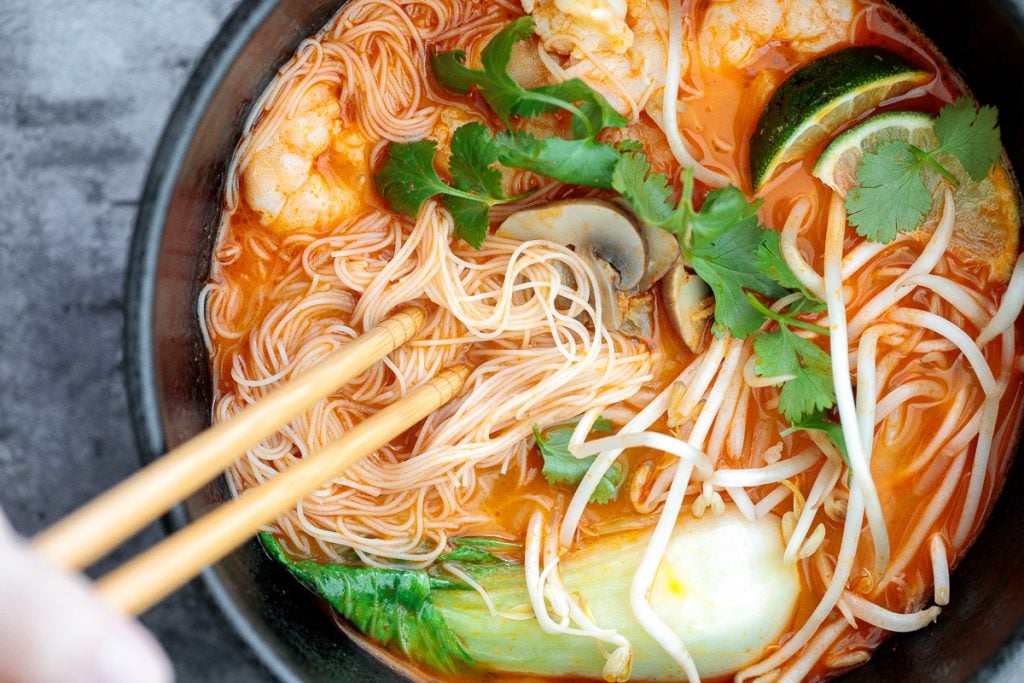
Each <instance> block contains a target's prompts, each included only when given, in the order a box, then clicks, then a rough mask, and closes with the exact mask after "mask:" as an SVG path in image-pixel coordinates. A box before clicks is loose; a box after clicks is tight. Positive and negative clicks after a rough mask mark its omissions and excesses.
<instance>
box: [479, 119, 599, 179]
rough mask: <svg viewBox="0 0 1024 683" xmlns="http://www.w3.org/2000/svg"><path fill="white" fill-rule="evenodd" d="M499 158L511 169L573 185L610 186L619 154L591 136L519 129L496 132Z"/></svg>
mask: <svg viewBox="0 0 1024 683" xmlns="http://www.w3.org/2000/svg"><path fill="white" fill-rule="evenodd" d="M497 144H498V158H499V159H500V160H501V163H502V164H504V165H505V166H509V167H511V168H521V169H525V170H528V171H533V172H534V173H537V174H539V175H542V176H547V177H548V178H553V179H554V180H558V181H561V182H563V183H569V184H572V185H584V186H586V187H598V188H602V189H610V188H611V186H612V173H613V172H614V170H615V165H616V164H617V163H618V161H619V155H618V153H617V152H616V151H615V150H614V149H613V148H612V147H609V146H608V145H605V144H603V143H600V142H597V141H595V140H591V139H589V138H588V139H582V140H565V139H563V138H557V137H551V138H538V137H535V136H533V135H530V134H529V133H524V132H521V131H516V132H502V133H498V135H497Z"/></svg>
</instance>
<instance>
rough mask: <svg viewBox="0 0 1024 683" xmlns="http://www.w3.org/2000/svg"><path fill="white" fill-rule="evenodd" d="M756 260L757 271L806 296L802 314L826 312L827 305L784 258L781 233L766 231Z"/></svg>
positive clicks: (755, 255) (781, 285)
mask: <svg viewBox="0 0 1024 683" xmlns="http://www.w3.org/2000/svg"><path fill="white" fill-rule="evenodd" d="M754 260H755V261H756V263H757V269H758V270H759V271H761V272H762V273H764V274H765V275H767V276H768V277H770V278H771V279H772V280H774V281H775V282H777V283H778V284H779V286H780V287H783V288H785V289H790V290H796V291H798V292H800V293H801V294H803V295H804V299H803V301H804V304H803V305H802V306H805V307H806V308H803V310H802V311H801V312H807V313H810V312H812V311H813V312H816V311H818V310H822V311H823V310H825V304H824V303H822V302H820V301H818V300H817V299H815V297H814V295H813V294H811V292H809V291H808V290H807V288H806V287H804V285H803V283H802V282H800V279H799V278H798V277H797V276H796V275H794V274H793V271H792V270H791V269H790V267H789V264H788V263H786V260H785V259H784V258H782V247H781V245H780V244H779V233H777V232H775V231H774V230H765V231H764V234H763V235H762V236H761V244H760V245H758V247H757V251H756V252H755V253H754ZM792 309H793V307H792V306H790V310H792Z"/></svg>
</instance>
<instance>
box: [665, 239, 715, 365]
mask: <svg viewBox="0 0 1024 683" xmlns="http://www.w3.org/2000/svg"><path fill="white" fill-rule="evenodd" d="M687 265H688V264H687V263H686V261H685V260H683V259H679V260H678V261H677V262H676V264H675V266H673V267H672V270H670V271H669V272H668V275H666V276H665V277H664V279H662V281H661V296H662V300H663V301H664V302H665V308H666V309H667V311H668V317H669V320H671V321H672V327H674V328H675V329H676V332H678V333H679V336H680V337H681V338H682V340H683V343H684V344H686V348H688V349H690V350H691V351H693V352H694V353H700V352H701V351H702V349H703V344H704V330H705V329H706V328H707V326H708V320H709V319H710V318H711V314H712V313H714V311H715V300H714V298H713V297H712V295H711V288H710V287H708V285H707V283H705V282H704V281H703V280H701V279H700V278H699V277H697V275H696V274H695V273H692V272H690V271H689V270H688V269H687Z"/></svg>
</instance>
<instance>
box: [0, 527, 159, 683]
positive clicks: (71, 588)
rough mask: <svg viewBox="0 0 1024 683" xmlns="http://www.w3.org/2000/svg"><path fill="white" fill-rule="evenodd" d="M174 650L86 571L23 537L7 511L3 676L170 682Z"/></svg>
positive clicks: (0, 576)
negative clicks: (101, 591) (112, 601)
mask: <svg viewBox="0 0 1024 683" xmlns="http://www.w3.org/2000/svg"><path fill="white" fill-rule="evenodd" d="M172 679H173V674H172V669H171V665H170V662H169V661H168V659H167V656H166V655H165V654H164V652H163V650H162V649H161V648H160V646H159V644H157V642H156V640H155V639H154V638H153V637H152V636H151V635H150V634H149V633H148V632H147V631H146V630H145V629H144V628H143V627H142V626H141V625H140V624H139V623H138V622H137V621H135V620H134V619H132V618H130V617H126V616H124V615H122V614H119V613H118V612H116V611H115V610H114V609H113V608H111V607H109V606H108V605H106V604H104V603H103V602H102V601H101V599H100V598H99V596H97V595H96V593H94V592H93V591H92V589H91V586H90V584H89V582H88V581H87V580H86V579H85V578H84V577H82V576H81V575H79V574H71V573H69V572H66V571H64V570H63V569H60V568H58V567H56V566H54V565H52V564H50V563H49V562H47V561H45V560H44V559H43V558H41V557H39V556H38V555H36V554H35V553H33V552H32V550H31V548H29V546H28V545H27V544H26V543H25V542H24V541H22V540H21V539H18V538H17V537H16V536H15V535H14V533H13V532H12V531H11V529H10V527H9V526H8V525H7V522H6V520H5V519H4V518H3V515H2V513H0V680H2V681H10V683H50V682H51V681H52V682H53V683H57V682H61V683H63V682H64V681H82V682H83V683H101V682H102V683H167V682H169V681H171V680H172Z"/></svg>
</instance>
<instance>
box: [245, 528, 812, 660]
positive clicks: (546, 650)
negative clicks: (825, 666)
mask: <svg viewBox="0 0 1024 683" xmlns="http://www.w3.org/2000/svg"><path fill="white" fill-rule="evenodd" d="M650 533H651V532H650V530H645V531H640V532H631V533H624V534H616V535H610V536H604V537H600V538H598V539H596V540H594V541H592V542H590V543H589V544H588V545H586V546H585V547H584V548H582V549H580V550H577V551H575V552H573V553H572V554H569V555H567V556H565V557H564V558H563V560H562V561H561V562H560V564H559V571H560V575H561V578H562V582H563V583H564V585H565V587H566V589H567V590H568V591H569V593H570V594H571V595H573V596H575V597H576V599H578V600H579V601H580V603H581V605H584V606H585V608H586V610H588V611H589V613H590V614H591V615H592V617H593V619H594V621H595V622H596V623H597V625H598V626H599V627H601V628H603V629H616V630H617V631H618V632H619V634H620V635H622V636H624V637H625V638H626V639H628V640H629V642H630V645H631V647H632V651H633V666H632V678H633V679H638V680H679V679H680V678H682V677H683V673H682V669H681V668H680V667H678V666H677V665H676V664H675V662H674V661H672V659H671V658H670V657H669V655H667V654H666V653H665V651H664V650H663V649H662V648H661V647H660V646H659V645H658V644H657V643H656V642H655V641H654V640H653V639H652V638H651V637H650V636H649V635H648V634H647V631H646V630H645V629H644V627H643V625H641V624H640V623H639V622H638V621H637V620H636V618H635V617H634V615H633V612H632V610H631V608H630V597H629V592H630V583H631V581H632V578H633V575H634V573H635V572H636V570H637V567H638V565H639V563H640V559H641V557H642V556H643V553H644V549H645V548H646V546H647V544H648V543H649V541H650ZM262 538H263V543H264V545H265V546H266V547H267V549H268V551H269V552H270V554H271V555H272V556H273V557H274V558H275V559H277V560H278V561H279V562H281V563H282V564H284V565H285V566H286V567H287V568H288V569H289V570H290V571H291V573H292V574H294V575H295V576H296V577H297V578H298V579H299V580H300V581H301V582H302V583H304V584H305V585H306V586H308V587H309V588H310V589H312V590H313V591H315V592H316V593H317V594H319V595H320V596H322V597H323V598H324V599H326V600H327V601H328V602H329V603H330V604H331V605H332V606H333V607H334V608H335V609H336V610H337V611H338V613H339V614H341V616H343V617H344V618H346V619H347V620H349V621H350V622H351V623H352V625H353V626H355V627H356V628H357V629H358V630H359V631H360V632H362V633H363V634H365V635H366V636H368V637H369V638H370V639H372V640H374V641H375V642H377V643H378V644H380V645H383V646H385V647H388V648H391V649H394V650H397V651H399V652H401V653H403V654H405V655H406V656H408V657H409V658H410V659H412V660H413V661H415V662H417V663H419V664H422V665H424V666H427V667H429V668H430V669H432V670H434V671H437V672H439V673H455V674H463V675H465V674H471V673H474V672H476V673H483V672H506V673H514V674H523V675H534V676H582V677H594V678H600V677H601V674H602V669H603V667H604V663H605V656H604V654H603V653H602V644H601V643H599V642H598V641H597V640H595V639H593V638H589V637H580V636H571V635H565V634H557V633H556V634H553V633H546V632H545V631H543V630H542V629H541V627H540V625H539V624H538V621H537V620H536V619H535V618H534V617H533V613H532V610H531V609H530V606H529V605H530V600H529V596H528V594H527V589H526V579H525V574H524V571H523V565H522V564H520V563H518V562H507V561H504V560H501V559H498V558H496V557H495V556H494V555H493V554H491V553H489V552H487V548H486V547H480V546H457V547H456V548H455V550H454V551H453V553H450V554H449V555H447V556H443V557H442V558H441V559H442V560H443V561H444V562H448V563H452V564H455V565H457V567H458V569H459V570H461V572H460V573H464V574H465V575H467V576H469V577H471V578H472V579H473V581H474V582H476V583H477V584H479V586H480V587H482V588H483V590H484V591H486V593H487V594H488V596H489V597H490V599H491V601H492V602H493V605H494V609H495V614H492V613H491V611H490V609H489V608H488V606H487V605H486V604H485V602H484V600H483V599H482V597H481V595H480V594H479V593H478V592H477V591H476V590H474V589H473V588H471V587H470V586H469V585H467V584H466V583H465V582H463V581H460V580H458V579H451V578H447V577H445V576H443V575H442V574H441V573H440V571H438V567H437V566H435V567H432V568H431V569H429V570H426V571H423V570H403V569H378V568H370V567H353V566H345V565H330V564H317V563H315V562H311V561H297V560H292V559H290V558H288V557H287V556H286V555H285V553H284V552H283V550H282V549H281V546H280V545H279V543H278V542H277V541H276V540H275V539H274V538H273V537H272V536H270V535H268V534H264V535H263V536H262ZM467 547H471V548H472V551H467V550H464V549H463V548H467ZM783 551H784V548H783V543H782V538H781V533H780V530H779V520H778V518H776V517H774V516H768V517H766V518H764V519H760V520H755V521H748V520H747V519H745V518H744V517H743V516H742V515H740V514H739V513H738V512H737V511H736V510H735V509H729V510H727V511H726V513H725V514H724V515H721V516H719V517H713V516H711V515H708V516H706V517H704V518H702V519H686V520H684V521H682V522H680V524H679V525H677V527H676V530H675V532H674V535H673V538H672V541H671V542H670V544H669V548H668V551H667V552H666V554H665V557H664V560H663V561H662V563H661V569H660V570H659V572H658V576H657V579H656V580H655V583H654V588H653V591H652V595H651V604H652V605H654V606H655V611H656V612H657V614H658V615H659V617H660V618H661V619H662V620H664V622H665V623H666V624H667V625H668V626H669V627H670V628H671V629H672V630H673V631H675V632H676V633H677V634H678V635H679V636H680V638H682V640H683V642H684V643H685V644H686V646H687V648H688V649H689V651H690V653H691V654H692V655H693V657H694V659H695V661H696V662H697V666H698V668H699V670H700V672H701V675H702V676H708V677H715V676H720V675H722V674H725V673H729V672H731V671H734V670H736V669H738V668H740V667H741V666H743V665H745V664H747V663H748V662H751V661H753V660H755V659H757V658H758V657H759V656H760V655H761V654H762V652H763V651H764V648H765V647H767V646H769V645H771V644H772V643H774V642H775V641H776V640H777V638H778V637H779V635H780V634H781V633H782V632H783V631H784V630H785V628H786V627H787V626H788V624H789V622H790V619H791V617H792V614H793V610H794V607H795V605H796V599H797V595H798V593H799V590H800V581H799V577H798V574H797V570H796V567H795V566H793V565H787V564H785V563H784V561H783Z"/></svg>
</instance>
